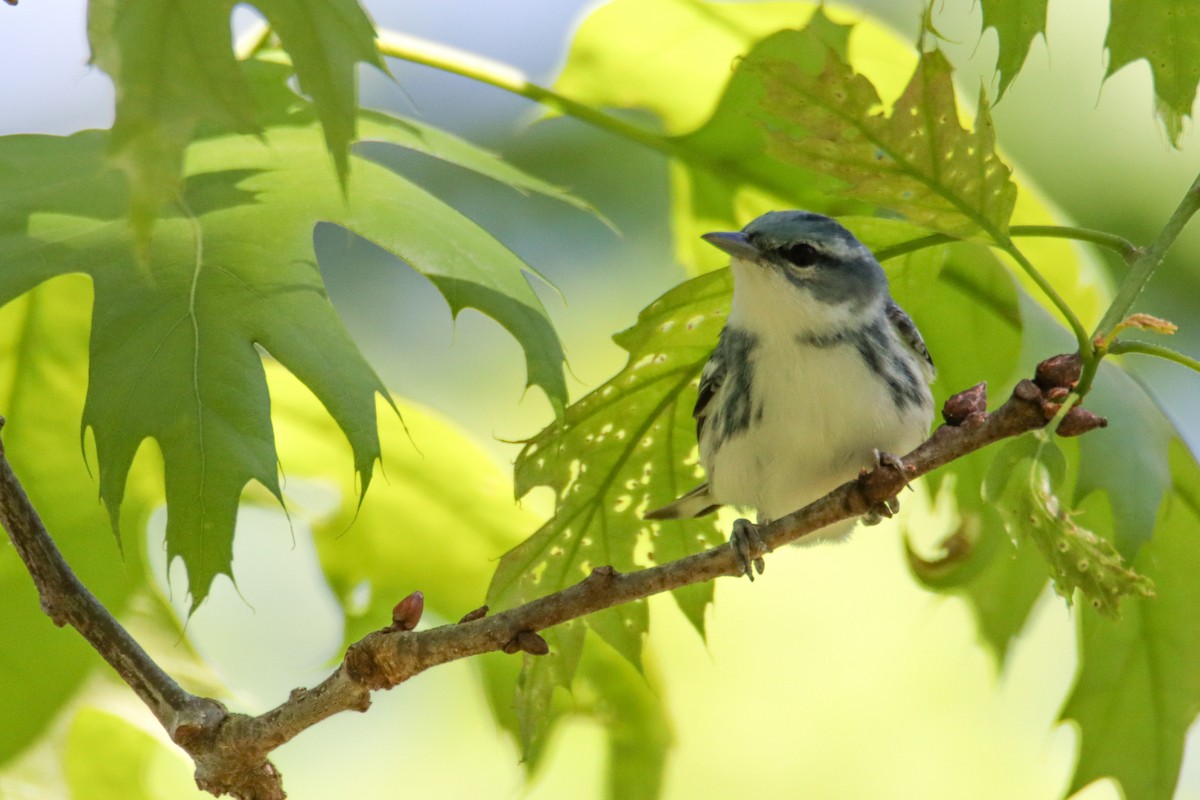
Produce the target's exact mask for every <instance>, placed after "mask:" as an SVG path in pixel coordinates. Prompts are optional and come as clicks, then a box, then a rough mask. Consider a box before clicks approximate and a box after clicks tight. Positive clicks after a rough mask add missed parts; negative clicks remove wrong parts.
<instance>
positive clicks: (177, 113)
mask: <svg viewBox="0 0 1200 800" xmlns="http://www.w3.org/2000/svg"><path fill="white" fill-rule="evenodd" d="M233 5H234V4H233V3H232V2H230V1H229V0H221V1H220V2H216V3H187V2H179V0H130V1H129V2H119V3H118V2H116V1H115V0H93V1H92V2H91V3H90V5H89V12H88V38H89V41H90V43H91V47H92V59H93V61H94V62H95V63H96V64H97V66H99V67H100V68H101V69H103V70H104V71H105V72H107V73H108V74H109V75H110V76H111V77H112V79H113V83H114V84H115V86H116V93H117V113H116V120H115V122H114V124H113V131H112V138H111V141H110V145H109V147H110V152H111V154H112V156H113V157H114V160H115V162H116V163H117V164H119V165H120V166H121V167H122V169H123V170H124V171H125V172H126V174H127V175H128V178H129V181H130V185H131V208H132V219H133V223H134V229H135V232H136V235H137V237H138V239H139V241H140V242H141V243H143V244H145V240H146V237H147V236H148V235H149V233H150V229H151V226H152V224H153V222H154V220H155V218H156V217H157V215H158V214H159V213H160V212H161V211H162V209H163V207H164V206H165V205H168V204H170V203H173V202H174V201H176V200H177V198H178V197H179V193H180V191H181V190H182V185H183V159H184V151H185V150H186V148H187V146H188V145H189V144H190V143H191V141H192V140H193V139H194V138H195V137H196V136H197V135H198V134H199V133H200V132H201V131H203V132H208V133H211V132H212V131H214V130H216V131H237V132H241V133H255V132H259V131H260V126H261V122H260V120H262V119H263V118H264V115H269V111H264V110H263V109H261V108H260V107H258V106H257V105H256V104H255V102H254V97H253V93H252V92H251V91H250V90H249V87H248V86H247V83H246V80H245V78H244V76H243V74H242V71H241V70H240V69H239V68H238V63H237V60H236V59H235V58H234V54H233V51H232V47H231V44H230V38H229V25H230V15H231V13H232V11H233ZM256 6H257V7H258V8H259V9H260V10H261V11H262V12H263V14H264V15H265V16H266V17H267V19H268V20H269V21H270V23H271V26H272V29H273V30H274V31H275V32H276V34H278V36H279V39H280V41H281V43H282V45H283V47H284V48H286V49H287V50H288V52H289V53H290V54H291V57H292V61H293V62H294V63H295V65H296V74H297V76H298V78H299V81H300V87H301V89H302V90H303V91H304V92H306V93H307V94H308V95H309V96H310V97H311V98H312V101H313V105H314V108H315V110H316V114H317V116H318V118H319V119H320V123H321V127H322V129H323V130H324V133H325V141H326V145H327V148H328V150H329V153H330V155H331V156H332V158H333V161H334V165H335V167H336V171H337V175H338V179H339V181H340V183H341V186H342V189H343V190H345V188H346V179H347V175H348V174H349V170H350V144H351V142H352V141H353V139H354V136H355V121H356V119H357V114H358V78H357V74H356V69H357V65H358V64H359V63H360V62H361V63H365V64H370V65H372V66H374V67H377V68H378V69H380V70H381V71H383V72H385V73H386V72H387V67H386V66H385V65H384V63H383V60H382V58H381V57H380V56H379V53H378V52H377V51H376V49H375V28H374V26H373V25H372V23H371V21H370V19H369V18H368V17H367V15H366V13H365V12H364V11H363V9H362V7H361V6H360V5H359V4H358V2H357V0H262V2H259V3H256Z"/></svg>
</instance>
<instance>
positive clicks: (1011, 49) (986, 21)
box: [980, 0, 1049, 97]
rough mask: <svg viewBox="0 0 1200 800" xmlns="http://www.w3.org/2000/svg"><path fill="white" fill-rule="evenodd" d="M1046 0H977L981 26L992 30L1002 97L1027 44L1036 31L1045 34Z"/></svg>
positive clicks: (1027, 52) (1026, 54) (1036, 33)
mask: <svg viewBox="0 0 1200 800" xmlns="http://www.w3.org/2000/svg"><path fill="white" fill-rule="evenodd" d="M1048 2H1049V0H981V3H980V5H981V6H982V8H983V29H984V30H985V31H986V30H987V29H988V28H995V29H996V38H997V40H998V41H999V43H1000V53H999V54H998V55H997V56H996V72H998V73H999V74H1000V91H999V93H998V95H997V97H1003V96H1004V92H1005V90H1006V89H1007V88H1008V85H1009V84H1010V83H1012V80H1013V78H1015V77H1017V73H1018V72H1020V71H1021V67H1022V66H1023V65H1024V64H1025V58H1026V56H1028V55H1029V46H1030V45H1031V44H1033V39H1034V37H1036V36H1037V35H1038V34H1039V33H1040V34H1042V36H1045V35H1046V6H1047V5H1048Z"/></svg>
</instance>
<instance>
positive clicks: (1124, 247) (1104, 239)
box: [1008, 225, 1142, 264]
mask: <svg viewBox="0 0 1200 800" xmlns="http://www.w3.org/2000/svg"><path fill="white" fill-rule="evenodd" d="M1008 233H1009V235H1010V236H1015V237H1018V238H1020V237H1022V236H1036V237H1042V238H1047V239H1074V240H1075V241H1079V242H1088V243H1090V244H1094V245H1097V246H1099V247H1104V248H1107V249H1109V250H1112V251H1113V252H1115V253H1116V254H1117V255H1119V256H1120V257H1121V259H1122V260H1124V261H1125V263H1126V264H1130V263H1133V261H1134V260H1135V259H1136V258H1138V257H1139V256H1140V255H1141V254H1142V248H1140V247H1138V246H1137V245H1135V244H1134V243H1133V242H1131V241H1129V240H1128V239H1126V238H1124V237H1123V236H1118V235H1116V234H1115V233H1109V232H1108V231H1097V230H1093V229H1091V228H1076V227H1074V226H1072V225H1013V226H1012V227H1010V228H1009V229H1008Z"/></svg>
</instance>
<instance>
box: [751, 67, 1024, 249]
mask: <svg viewBox="0 0 1200 800" xmlns="http://www.w3.org/2000/svg"><path fill="white" fill-rule="evenodd" d="M742 69H745V70H748V71H750V72H751V73H752V74H755V75H757V76H758V77H759V79H760V80H761V81H762V83H763V85H764V86H765V89H766V92H765V95H764V97H763V101H762V103H761V104H760V118H761V119H762V121H763V124H764V125H765V126H766V128H767V135H768V138H769V151H770V152H771V153H772V154H773V155H775V156H776V157H777V158H779V159H781V160H782V161H784V162H787V163H790V164H798V165H800V166H803V167H805V168H807V169H811V170H813V171H815V172H819V173H822V174H824V175H828V176H831V177H833V178H836V179H838V180H839V181H841V182H842V183H843V186H842V188H841V189H840V193H841V194H843V195H844V196H846V197H851V198H855V199H858V200H862V201H865V202H867V203H870V204H872V205H874V206H877V207H879V208H885V209H889V210H891V211H895V212H897V213H900V214H903V215H904V216H905V217H907V218H908V219H909V220H910V221H911V222H913V223H915V224H918V225H922V226H925V227H927V228H931V229H933V230H937V231H941V232H943V233H947V234H950V235H952V236H956V237H961V238H968V237H972V236H978V235H979V234H980V233H983V234H986V235H987V237H988V238H992V239H997V238H1001V237H1004V236H1006V232H1007V230H1008V220H1009V217H1010V216H1011V215H1012V211H1013V206H1014V204H1015V203H1016V197H1017V188H1016V185H1015V184H1014V183H1013V182H1012V181H1011V180H1010V176H1011V173H1012V171H1011V170H1010V169H1009V168H1008V166H1007V165H1006V164H1004V162H1003V161H1001V160H1000V157H999V156H998V155H997V154H996V150H995V136H994V133H993V130H992V121H991V116H990V115H989V113H988V104H987V100H986V98H984V97H983V96H982V95H981V96H980V101H979V114H978V116H977V117H976V121H975V129H974V130H973V131H967V130H964V129H963V128H962V126H961V125H960V124H959V121H958V106H957V103H956V102H955V98H954V84H953V83H952V81H951V80H950V75H951V72H952V70H951V67H950V64H949V62H947V61H946V58H945V56H943V55H942V53H941V52H940V51H937V50H935V51H932V52H929V53H925V54H923V55H922V56H921V61H920V63H919V64H918V66H917V70H916V72H915V73H914V74H913V76H912V79H911V80H910V81H909V83H908V87H907V88H906V89H905V91H904V94H903V95H902V96H901V97H900V99H899V100H898V101H897V102H896V105H895V107H894V108H893V109H892V113H891V115H890V116H888V115H885V114H884V113H883V112H881V111H880V110H879V108H880V105H881V101H880V99H879V95H878V94H877V93H876V91H875V87H874V86H872V85H871V82H870V81H868V80H867V79H866V78H865V77H863V76H862V75H858V74H856V73H855V72H854V71H853V69H851V67H850V66H849V65H848V64H847V63H846V62H845V61H843V60H842V58H841V57H840V56H839V55H838V53H837V52H836V51H834V50H833V49H831V48H827V49H826V55H825V58H824V61H823V65H821V66H813V65H812V64H804V63H798V62H795V61H790V60H784V59H779V58H775V57H773V56H764V55H761V54H759V53H758V52H757V51H755V52H752V53H751V54H750V55H749V56H747V58H746V61H745V63H744V64H743V66H742Z"/></svg>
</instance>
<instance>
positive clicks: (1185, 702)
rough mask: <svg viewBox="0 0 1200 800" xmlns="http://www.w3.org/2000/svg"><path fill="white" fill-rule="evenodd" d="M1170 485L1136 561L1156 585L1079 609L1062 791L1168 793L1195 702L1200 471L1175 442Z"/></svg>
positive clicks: (1159, 796) (1163, 796)
mask: <svg viewBox="0 0 1200 800" xmlns="http://www.w3.org/2000/svg"><path fill="white" fill-rule="evenodd" d="M1170 468H1171V480H1172V485H1171V492H1170V494H1169V495H1168V498H1167V500H1166V501H1165V502H1164V503H1163V504H1162V506H1161V508H1160V509H1159V515H1158V524H1157V526H1156V528H1155V535H1154V539H1153V540H1151V541H1150V542H1148V543H1147V544H1146V545H1145V546H1143V547H1142V549H1141V550H1140V551H1139V553H1138V557H1137V560H1136V561H1135V562H1134V566H1135V567H1136V568H1137V569H1138V570H1140V571H1141V572H1143V573H1145V575H1146V576H1147V577H1149V578H1151V579H1152V580H1153V581H1154V583H1155V586H1156V587H1157V596H1156V597H1154V598H1140V597H1132V598H1130V599H1129V600H1128V601H1127V602H1126V603H1125V604H1124V606H1123V608H1122V614H1121V619H1120V620H1119V621H1118V622H1113V621H1110V620H1107V619H1102V618H1100V617H1098V616H1096V615H1084V616H1083V617H1082V618H1081V620H1080V624H1081V627H1082V632H1081V635H1080V671H1079V676H1078V678H1077V679H1076V682H1075V687H1074V689H1073V690H1072V692H1071V696H1070V697H1069V698H1068V699H1067V702H1066V705H1065V706H1064V708H1063V710H1062V716H1063V718H1064V719H1073V720H1075V721H1076V722H1077V723H1078V724H1079V727H1080V732H1081V739H1082V741H1081V747H1080V753H1079V762H1078V764H1077V765H1076V768H1075V776H1074V778H1073V779H1072V788H1071V790H1070V791H1075V790H1076V789H1078V788H1080V787H1082V786H1084V785H1086V784H1088V783H1090V782H1091V781H1093V780H1095V779H1096V778H1099V777H1102V776H1105V775H1111V776H1113V777H1114V778H1116V779H1117V780H1118V781H1119V782H1120V784H1121V787H1122V789H1123V790H1124V795H1125V796H1126V797H1136V798H1146V800H1169V799H1170V798H1171V797H1172V796H1173V795H1174V791H1175V786H1176V783H1177V781H1178V778H1179V769H1180V765H1181V763H1182V761H1183V747H1184V741H1185V739H1186V737H1187V733H1188V729H1189V727H1190V726H1191V724H1192V722H1193V720H1194V719H1195V717H1196V712H1197V709H1200V628H1198V627H1197V626H1196V624H1195V620H1196V616H1197V614H1198V613H1200V583H1197V581H1196V574H1197V571H1200V549H1197V548H1196V541H1195V538H1196V537H1195V534H1196V530H1197V529H1200V492H1198V491H1197V487H1198V486H1200V468H1198V467H1197V465H1196V461H1195V459H1194V458H1193V457H1192V455H1191V454H1190V453H1189V452H1187V448H1186V447H1184V446H1183V445H1182V444H1180V443H1179V442H1178V441H1176V442H1173V443H1172V445H1171V448H1170Z"/></svg>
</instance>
